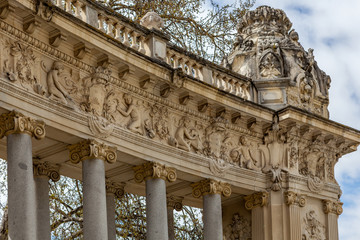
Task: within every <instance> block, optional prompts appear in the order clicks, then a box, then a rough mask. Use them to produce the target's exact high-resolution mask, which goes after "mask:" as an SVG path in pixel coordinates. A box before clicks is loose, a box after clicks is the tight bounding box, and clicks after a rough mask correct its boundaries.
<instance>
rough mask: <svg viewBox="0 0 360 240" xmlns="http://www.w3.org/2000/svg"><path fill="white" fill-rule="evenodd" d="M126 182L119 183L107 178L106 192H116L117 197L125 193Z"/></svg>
mask: <svg viewBox="0 0 360 240" xmlns="http://www.w3.org/2000/svg"><path fill="white" fill-rule="evenodd" d="M124 187H125V184H117V183H114V182H112V181H110V180H106V193H110V194H114V195H115V196H116V197H117V198H122V197H123V196H124V195H125V190H124Z"/></svg>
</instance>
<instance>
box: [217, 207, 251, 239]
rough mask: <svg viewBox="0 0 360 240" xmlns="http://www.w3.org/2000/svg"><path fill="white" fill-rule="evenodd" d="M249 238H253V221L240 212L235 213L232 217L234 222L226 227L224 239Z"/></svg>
mask: <svg viewBox="0 0 360 240" xmlns="http://www.w3.org/2000/svg"><path fill="white" fill-rule="evenodd" d="M248 239H251V223H250V221H249V220H247V219H246V218H244V217H243V216H241V215H240V214H239V213H235V214H234V215H233V218H232V223H231V224H229V225H227V226H226V228H225V231H224V238H223V240H248Z"/></svg>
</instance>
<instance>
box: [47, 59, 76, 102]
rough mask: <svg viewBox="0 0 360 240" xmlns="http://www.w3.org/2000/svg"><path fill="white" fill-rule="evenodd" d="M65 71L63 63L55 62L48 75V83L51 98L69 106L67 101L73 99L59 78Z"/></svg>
mask: <svg viewBox="0 0 360 240" xmlns="http://www.w3.org/2000/svg"><path fill="white" fill-rule="evenodd" d="M63 70H64V65H63V64H62V63H61V62H57V61H55V62H54V63H53V65H52V67H51V69H50V71H49V72H48V73H47V78H46V81H47V85H48V92H49V98H51V99H55V100H59V101H61V102H62V103H64V104H67V103H68V101H67V99H69V100H71V97H70V96H69V95H68V93H67V92H66V90H65V89H64V88H63V87H62V85H61V84H60V82H59V78H60V75H61V73H62V71H63Z"/></svg>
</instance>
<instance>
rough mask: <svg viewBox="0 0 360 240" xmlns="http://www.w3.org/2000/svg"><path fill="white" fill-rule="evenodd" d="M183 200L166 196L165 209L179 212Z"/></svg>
mask: <svg viewBox="0 0 360 240" xmlns="http://www.w3.org/2000/svg"><path fill="white" fill-rule="evenodd" d="M183 199H184V198H183V197H178V196H174V195H171V196H168V197H167V198H166V204H167V207H168V208H172V209H175V210H176V211H181V209H182V208H183V204H182V201H183Z"/></svg>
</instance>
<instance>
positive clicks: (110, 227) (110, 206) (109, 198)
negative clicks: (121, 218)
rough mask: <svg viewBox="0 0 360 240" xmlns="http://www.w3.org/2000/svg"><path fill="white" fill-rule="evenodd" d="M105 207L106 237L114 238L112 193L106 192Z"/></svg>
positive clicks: (113, 197) (113, 239) (113, 200)
mask: <svg viewBox="0 0 360 240" xmlns="http://www.w3.org/2000/svg"><path fill="white" fill-rule="evenodd" d="M106 209H107V226H108V239H109V240H116V225H115V195H114V194H112V193H108V194H106Z"/></svg>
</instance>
